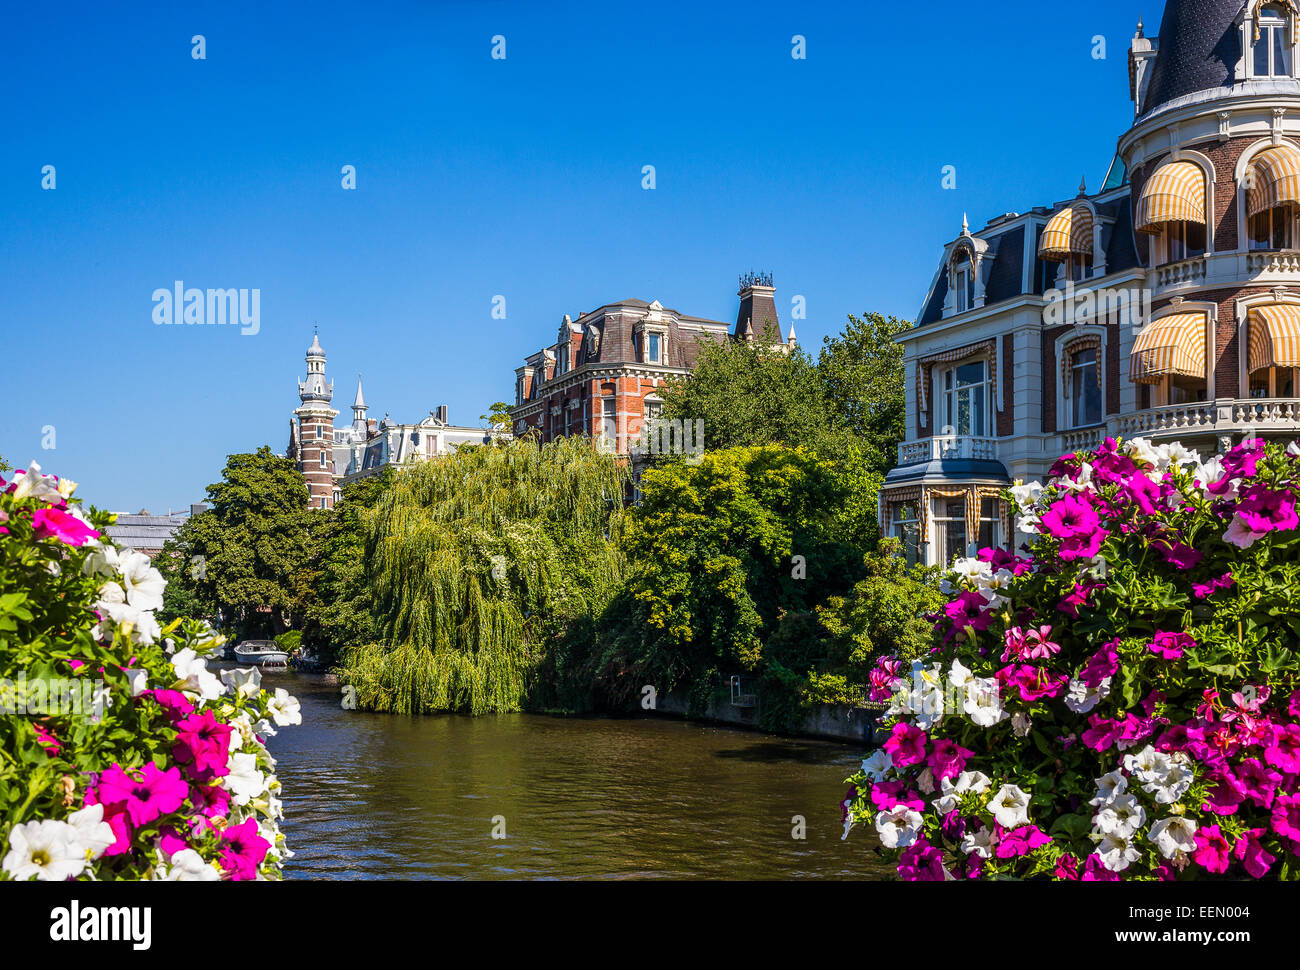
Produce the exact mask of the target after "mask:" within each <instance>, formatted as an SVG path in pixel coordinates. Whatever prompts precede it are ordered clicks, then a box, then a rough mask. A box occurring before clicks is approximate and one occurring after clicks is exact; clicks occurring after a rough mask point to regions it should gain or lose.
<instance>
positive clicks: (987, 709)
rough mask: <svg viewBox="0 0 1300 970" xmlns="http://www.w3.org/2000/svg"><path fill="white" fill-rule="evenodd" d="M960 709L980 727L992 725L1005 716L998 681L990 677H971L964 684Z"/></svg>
mask: <svg viewBox="0 0 1300 970" xmlns="http://www.w3.org/2000/svg"><path fill="white" fill-rule="evenodd" d="M962 709H963V710H964V711H965V712H966V715H967V716H968V717H969V718H970V719H971V721H972V722H973V723H975V724H978V725H979V726H980V727H992V726H993V725H994V724H997V723H998V722H999V721H1002V720H1005V719H1006V718H1007V716H1008V715H1007V712H1006V711H1004V710H1003V709H1002V697H1001V695H1000V694H999V693H998V682H997V681H996V680H994V679H993V678H992V677H972V678H971V679H970V680H969V681H968V682H967V684H966V699H965V701H964V702H963V703H962Z"/></svg>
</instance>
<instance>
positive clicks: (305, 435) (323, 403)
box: [285, 335, 499, 509]
mask: <svg viewBox="0 0 1300 970" xmlns="http://www.w3.org/2000/svg"><path fill="white" fill-rule="evenodd" d="M325 363H326V358H325V351H324V350H323V349H322V347H321V344H320V336H319V335H313V337H312V342H311V347H309V348H308V349H307V379H306V380H304V381H299V382H298V398H299V400H300V401H301V402H302V403H301V404H300V406H299V407H297V408H296V409H294V412H293V417H292V418H291V419H290V420H289V446H288V449H287V450H286V451H285V455H286V456H287V457H289V458H291V459H293V460H294V461H295V462H296V463H297V465H298V470H299V471H300V472H301V473H302V476H303V479H304V480H305V481H306V483H307V492H308V496H309V502H310V505H311V507H312V508H319V509H327V508H332V507H333V506H334V503H335V502H337V501H338V499H339V493H340V490H341V489H342V487H343V486H344V485H346V484H348V483H349V482H353V481H356V480H357V479H359V478H364V477H365V476H367V475H374V474H376V473H377V472H379V470H380V469H382V468H383V467H384V466H386V465H393V466H399V467H400V466H402V465H405V464H408V463H410V462H417V461H425V460H427V459H429V458H433V457H435V456H437V455H442V454H446V453H447V452H449V451H454V450H455V449H456V448H459V447H460V446H461V445H463V444H487V443H489V442H490V441H492V440H493V438H494V437H497V436H499V432H494V431H489V430H487V429H484V428H470V427H459V426H456V425H452V424H451V423H450V422H449V421H448V419H447V406H446V405H445V404H444V405H440V406H439V407H438V408H437V409H436V410H433V411H430V412H429V416H428V417H427V418H424V419H423V420H421V421H418V422H416V423H413V424H398V423H397V422H395V421H393V420H392V419H391V418H390V417H388V415H384V417H383V419H382V420H379V421H376V420H375V419H374V418H368V417H367V416H366V413H367V411H368V410H369V406H368V405H367V404H366V398H365V393H364V391H363V390H362V386H361V375H359V374H358V375H357V392H356V395H355V396H354V397H353V399H352V423H351V424H350V425H348V426H346V427H342V428H336V427H335V426H334V419H335V418H336V417H338V414H339V412H338V411H337V410H335V409H334V408H333V407H331V406H330V402H331V400H332V399H333V397H334V382H333V381H328V382H327V381H326V379H325Z"/></svg>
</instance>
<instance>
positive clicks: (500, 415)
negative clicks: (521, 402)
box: [479, 401, 511, 432]
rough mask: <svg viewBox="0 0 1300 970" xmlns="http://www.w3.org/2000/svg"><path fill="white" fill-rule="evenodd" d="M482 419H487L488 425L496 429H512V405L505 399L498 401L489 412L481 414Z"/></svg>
mask: <svg viewBox="0 0 1300 970" xmlns="http://www.w3.org/2000/svg"><path fill="white" fill-rule="evenodd" d="M479 420H480V421H486V422H487V423H488V427H490V428H493V429H494V430H496V431H505V432H509V431H510V423H511V422H510V405H509V404H507V403H506V402H505V401H497V402H496V403H495V404H493V405H492V407H490V408H489V409H488V413H487V414H480V415H479Z"/></svg>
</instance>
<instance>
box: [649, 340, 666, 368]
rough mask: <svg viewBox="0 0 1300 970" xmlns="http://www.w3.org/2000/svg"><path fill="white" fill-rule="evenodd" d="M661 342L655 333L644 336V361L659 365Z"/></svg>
mask: <svg viewBox="0 0 1300 970" xmlns="http://www.w3.org/2000/svg"><path fill="white" fill-rule="evenodd" d="M662 340H663V338H662V337H661V336H660V335H659V334H657V333H651V334H647V335H646V359H647V360H648V361H650V363H652V364H657V363H659V358H660V352H661V344H662Z"/></svg>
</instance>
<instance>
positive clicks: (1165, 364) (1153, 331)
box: [1128, 313, 1205, 384]
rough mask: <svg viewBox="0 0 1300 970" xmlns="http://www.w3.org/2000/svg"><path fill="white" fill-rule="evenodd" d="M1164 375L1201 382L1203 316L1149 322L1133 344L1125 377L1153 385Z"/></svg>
mask: <svg viewBox="0 0 1300 970" xmlns="http://www.w3.org/2000/svg"><path fill="white" fill-rule="evenodd" d="M1166 374H1178V375H1180V376H1182V377H1199V378H1200V379H1202V380H1204V379H1205V314H1204V313H1171V314H1170V315H1169V316H1167V317H1161V318H1160V319H1159V320H1152V321H1151V322H1150V323H1148V324H1147V325H1146V327H1145V328H1143V330H1142V332H1141V333H1140V334H1138V335H1137V339H1136V340H1135V341H1133V351H1132V353H1131V354H1130V356H1129V362H1128V376H1129V380H1131V381H1132V382H1133V383H1134V384H1155V383H1156V382H1158V381H1159V380H1160V378H1162V377H1164V376H1165V375H1166Z"/></svg>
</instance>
